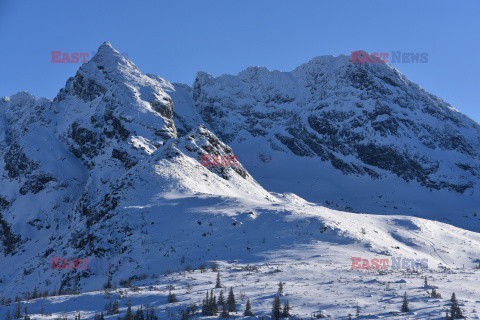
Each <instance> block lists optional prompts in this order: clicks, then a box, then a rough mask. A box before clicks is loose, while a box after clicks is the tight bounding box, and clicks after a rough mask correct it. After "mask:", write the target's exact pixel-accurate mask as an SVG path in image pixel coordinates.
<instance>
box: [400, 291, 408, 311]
mask: <svg viewBox="0 0 480 320" xmlns="http://www.w3.org/2000/svg"><path fill="white" fill-rule="evenodd" d="M409 311H410V309H409V308H408V299H407V292H405V294H404V295H403V303H402V312H409Z"/></svg>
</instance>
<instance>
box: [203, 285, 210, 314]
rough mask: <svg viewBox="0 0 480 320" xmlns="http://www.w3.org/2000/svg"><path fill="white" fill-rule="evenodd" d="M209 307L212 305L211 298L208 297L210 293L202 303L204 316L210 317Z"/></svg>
mask: <svg viewBox="0 0 480 320" xmlns="http://www.w3.org/2000/svg"><path fill="white" fill-rule="evenodd" d="M209 305H210V298H209V297H208V291H207V296H206V297H205V299H204V300H203V301H202V316H208V315H209V314H210V311H209Z"/></svg>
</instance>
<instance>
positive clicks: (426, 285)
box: [423, 276, 428, 288]
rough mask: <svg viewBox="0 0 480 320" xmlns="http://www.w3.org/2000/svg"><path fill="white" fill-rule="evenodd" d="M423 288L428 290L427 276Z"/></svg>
mask: <svg viewBox="0 0 480 320" xmlns="http://www.w3.org/2000/svg"><path fill="white" fill-rule="evenodd" d="M423 287H424V288H428V281H427V276H425V281H424V282H423Z"/></svg>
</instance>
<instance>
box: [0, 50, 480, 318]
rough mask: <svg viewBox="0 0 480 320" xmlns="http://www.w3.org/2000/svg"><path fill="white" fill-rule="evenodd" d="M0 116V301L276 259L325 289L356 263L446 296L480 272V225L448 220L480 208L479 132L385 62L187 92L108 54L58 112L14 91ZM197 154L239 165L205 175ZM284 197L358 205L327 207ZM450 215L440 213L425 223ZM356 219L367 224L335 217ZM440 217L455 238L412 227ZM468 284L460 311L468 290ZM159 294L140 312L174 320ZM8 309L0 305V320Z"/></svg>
mask: <svg viewBox="0 0 480 320" xmlns="http://www.w3.org/2000/svg"><path fill="white" fill-rule="evenodd" d="M362 70H363V71H362ZM360 78H361V79H363V80H359V79H360ZM386 79H389V80H386ZM402 90H403V91H402ZM422 99H423V100H422ZM399 101H400V102H399ZM402 101H403V102H402ZM398 103H403V107H402V106H399V105H397V104H398ZM0 110H1V112H0V148H1V155H0V175H1V183H0V299H1V298H2V297H3V296H4V297H5V298H13V297H15V295H21V294H24V293H26V292H27V291H29V292H31V291H32V290H33V287H36V288H37V289H38V291H39V292H43V291H47V292H48V293H49V294H50V293H51V292H52V291H53V290H54V288H55V291H56V292H57V293H59V292H61V293H62V294H69V293H73V292H75V291H85V290H100V289H101V288H102V287H103V285H104V284H105V283H107V282H108V279H109V278H110V279H112V281H113V283H114V284H115V285H118V286H121V283H120V282H122V283H127V282H128V283H130V281H136V280H140V281H143V282H141V284H139V285H144V286H145V287H147V286H149V287H150V286H151V285H152V286H153V285H158V283H157V281H160V280H157V279H158V275H159V274H165V277H164V278H162V279H163V280H162V281H164V282H162V286H163V285H165V286H166V285H167V283H168V285H169V286H170V285H171V284H173V283H175V285H178V284H179V283H178V281H179V280H178V278H177V276H178V277H180V275H177V274H174V275H173V276H171V277H168V276H169V274H170V271H179V270H185V269H186V270H190V269H191V268H198V267H200V266H202V265H206V264H208V263H210V262H212V261H217V262H219V264H220V265H221V268H222V272H226V273H227V272H229V271H228V270H229V268H234V271H232V272H233V273H232V274H231V275H230V276H228V279H230V280H225V281H227V282H231V283H232V284H233V283H234V282H235V283H237V282H239V281H243V280H241V279H244V280H245V279H246V278H247V277H248V276H249V275H250V274H251V272H255V273H257V272H259V271H258V270H263V271H262V272H265V276H271V275H275V274H276V273H280V272H283V270H282V271H278V270H279V267H276V268H275V269H274V268H273V267H272V264H274V265H276V266H278V265H282V266H283V267H282V268H283V269H285V270H286V271H285V278H284V279H286V280H287V281H290V283H294V282H295V281H297V280H298V281H299V278H298V277H297V275H298V274H299V273H300V274H303V275H305V276H308V275H309V274H315V275H316V276H317V277H318V278H316V280H315V281H316V283H317V282H318V283H317V284H318V285H319V286H320V283H322V282H325V281H326V280H325V279H327V278H328V279H332V280H331V281H337V280H338V281H340V280H339V279H337V278H335V279H334V278H332V277H331V273H332V271H333V270H334V269H335V270H336V271H338V272H339V273H341V274H343V275H345V276H348V277H350V276H351V271H350V269H349V268H350V264H351V257H352V256H364V257H369V256H388V257H392V256H403V257H406V258H412V259H428V262H429V268H430V271H431V272H432V273H434V272H436V273H435V277H437V278H438V281H444V282H445V283H447V282H448V281H449V280H446V279H447V278H445V277H446V276H443V272H444V271H445V270H455V274H456V273H461V272H463V271H460V268H461V267H463V268H467V270H468V271H466V272H472V274H473V276H469V275H466V276H465V277H466V278H467V279H470V278H472V277H475V275H476V274H478V273H475V272H476V271H472V270H473V267H474V266H475V265H476V264H477V263H478V262H479V260H478V259H479V257H480V237H479V235H478V233H475V232H473V231H466V230H462V229H460V228H458V226H461V227H465V226H467V227H468V228H469V229H471V230H477V229H478V217H476V216H471V217H466V218H464V217H462V219H463V220H462V219H459V215H460V213H461V212H464V211H465V212H466V211H467V210H472V208H473V209H474V208H478V199H477V198H475V195H478V191H477V187H478V186H477V183H478V181H477V180H476V179H477V178H478V177H477V174H478V172H479V157H478V150H479V149H478V146H479V144H480V140H479V126H478V124H476V123H474V122H473V121H471V120H469V119H468V118H467V117H465V116H463V115H461V114H460V113H458V112H457V111H455V110H454V109H452V108H451V107H449V106H447V105H446V104H445V103H444V102H442V101H441V100H439V99H438V98H435V97H433V96H431V95H429V94H427V93H425V92H424V91H422V90H421V89H419V88H418V86H416V85H413V84H411V83H410V82H409V81H408V80H407V79H405V78H404V77H403V76H401V75H400V74H399V73H398V72H397V71H396V70H394V69H393V68H391V67H389V66H383V65H382V66H358V67H357V66H351V65H350V66H349V63H348V59H347V58H346V57H338V58H333V57H322V58H316V59H314V60H312V61H311V62H309V63H307V64H306V65H304V66H301V67H299V68H297V69H296V70H294V71H292V72H291V73H282V72H277V71H275V72H270V71H268V70H266V69H264V68H249V69H247V70H246V71H244V72H242V73H240V74H239V76H221V77H218V78H213V77H211V76H210V75H208V74H205V73H199V75H198V77H197V79H196V81H195V84H194V86H193V89H192V88H191V87H189V86H188V85H183V84H171V83H170V82H168V81H167V80H165V79H162V78H161V77H159V76H156V75H151V74H142V73H141V72H140V71H139V70H138V68H137V67H136V66H135V65H134V64H133V63H132V62H131V61H130V60H128V59H126V58H125V57H123V56H121V55H120V54H119V53H118V52H117V51H116V50H115V49H113V48H112V46H111V45H110V44H109V43H104V44H103V45H102V46H100V48H99V50H98V52H97V54H96V55H95V56H94V57H93V58H92V59H91V60H90V61H89V62H88V63H86V64H83V65H82V66H81V67H80V68H79V70H78V72H77V73H76V75H75V76H74V77H72V78H70V79H68V81H67V83H66V86H65V88H63V89H61V90H60V92H59V94H58V95H57V97H56V98H55V99H54V100H53V101H52V100H48V99H44V98H40V99H37V98H35V97H34V96H33V95H31V94H30V93H28V92H21V93H18V94H16V95H14V96H11V97H8V98H7V97H6V98H2V100H1V101H0ZM401 119H403V120H401ZM435 119H436V120H435ZM203 123H205V125H203ZM355 124H356V125H355ZM407 124H408V125H409V126H407ZM408 128H410V129H411V130H410V131H409V130H407V129H408ZM422 130H423V131H422ZM426 133H430V134H429V135H427V134H426ZM448 139H450V140H448ZM448 141H450V142H448ZM362 150H363V151H362ZM205 154H208V155H211V156H215V157H219V158H226V159H232V158H234V157H235V156H238V157H239V161H238V163H235V164H232V163H230V164H228V165H227V164H225V163H224V164H222V165H219V164H217V165H214V166H205V165H204V164H203V163H202V161H203V158H202V156H203V155H205ZM457 164H460V165H457ZM467 168H470V169H468V170H467ZM466 171H468V172H470V174H469V175H468V174H466V173H464V172H466ZM319 179H321V180H319ZM312 181H316V182H315V183H313V182H312ZM299 182H300V183H299ZM339 188H340V189H339ZM309 190H310V191H309ZM339 190H340V191H339ZM273 191H282V192H284V191H289V192H288V193H286V192H284V193H278V192H273ZM290 192H294V193H298V194H300V195H301V196H304V197H306V198H311V199H313V200H314V201H316V202H324V201H325V200H328V201H330V200H332V199H333V200H332V201H335V203H334V202H329V203H326V204H327V205H328V206H330V207H332V206H333V207H334V206H335V204H338V205H339V206H343V207H342V208H344V207H346V206H348V205H349V204H352V205H354V204H356V205H357V206H355V207H352V208H350V209H349V210H343V211H336V210H333V209H331V208H327V207H324V206H319V205H318V204H316V203H313V202H308V201H306V200H304V199H302V198H300V197H299V196H298V195H296V194H294V193H290ZM439 196H441V197H442V199H438V204H437V205H436V206H434V207H432V203H431V202H432V201H433V199H434V198H435V197H439ZM366 197H368V198H366ZM372 197H375V199H372ZM378 197H383V198H378ZM379 199H382V200H381V201H380V200H379ZM362 201H363V202H365V203H364V204H363V206H362ZM449 201H451V202H449ZM460 201H463V202H464V204H461V203H460ZM386 204H389V205H391V206H392V207H393V208H398V210H397V209H395V210H397V211H391V210H389V207H387V205H386ZM445 204H448V205H449V208H450V209H445V208H443V209H444V211H442V212H435V208H436V207H438V208H441V206H442V205H445ZM384 206H385V207H384ZM455 206H457V210H455V211H452V210H451V208H454V207H455ZM382 208H383V209H382ZM432 208H433V209H432ZM362 209H371V211H368V210H365V212H366V213H379V215H368V214H356V213H352V212H346V211H353V210H357V211H358V210H362ZM407 209H408V210H407ZM427 209H429V210H430V211H428V210H427ZM448 210H450V211H448ZM392 212H396V213H397V215H388V216H387V215H380V214H381V213H392ZM446 212H447V213H449V214H445V216H447V217H449V218H451V219H452V220H451V221H448V222H449V223H450V224H453V225H455V226H452V225H449V224H444V223H442V222H438V221H430V220H426V219H422V218H416V217H412V216H411V215H413V214H419V215H422V216H424V217H429V216H430V217H432V218H434V219H437V220H438V219H441V218H442V217H444V216H443V214H444V213H446ZM469 212H470V213H472V214H473V211H469ZM467 223H468V225H467ZM55 257H61V258H62V259H63V258H65V259H68V260H70V261H71V260H72V259H88V260H89V267H88V268H87V269H61V270H57V269H52V258H55ZM299 260H303V262H302V263H298V262H299ZM238 263H240V265H241V266H239V267H238V268H240V269H237V265H238ZM232 266H233V267H232ZM332 266H333V267H335V268H333V267H332ZM255 270H257V271H255ZM287 270H288V271H287ZM462 270H463V269H462ZM237 271H238V273H235V272H237ZM262 272H261V273H262ZM202 273H203V272H202ZM349 274H350V275H349ZM337 275H338V274H337ZM211 276H212V273H209V274H205V275H197V274H194V275H193V276H192V277H193V278H191V279H189V280H186V279H185V280H184V281H185V283H183V282H182V283H181V287H182V289H181V290H184V289H185V290H184V291H182V292H183V293H181V295H182V299H184V300H182V301H181V302H179V304H178V305H177V306H183V305H184V304H186V303H190V302H197V303H198V301H197V300H198V298H199V296H198V295H199V294H200V291H198V290H200V289H198V290H194V291H193V293H192V289H191V287H192V286H193V285H196V284H198V283H197V282H201V285H200V286H201V288H202V289H201V290H204V288H207V287H208V288H210V284H211V283H210V282H209V281H210V280H209V279H210V277H211ZM213 276H215V274H213ZM455 276H456V275H454V276H451V277H455ZM462 276H463V273H462ZM205 277H206V278H205ZM262 277H263V276H262ZM262 277H259V278H256V279H255V281H254V282H250V283H246V284H245V285H246V286H252V285H256V284H257V283H259V282H261V281H263V280H261V278H262ZM312 277H313V276H312ZM340 277H343V276H340ZM354 277H360V278H361V274H360V273H359V274H358V275H357V274H355V276H354ZM307 278H308V277H307ZM147 279H152V280H147ZM310 279H311V280H312V279H313V278H310ZM385 279H386V278H385ZM440 279H442V280H440ZM448 279H451V278H448ZM122 280H123V281H122ZM190 280H191V281H190ZM277 280H278V279H277V276H274V280H272V281H275V282H276V281H277ZM390 280H391V279H390V278H388V281H390ZM149 281H151V282H149ZM169 281H171V283H170V282H169ZM301 281H302V282H301V283H302V285H303V284H304V282H303V281H306V282H305V283H308V282H309V280H308V279H303V278H302V279H301ZM352 281H353V280H352ZM354 281H358V280H354ZM385 281H387V280H385ZM246 282H248V281H246ZM466 282H468V281H466ZM405 283H406V282H405ZM402 284H403V282H402ZM262 285H263V284H262ZM351 285H353V282H352V283H351ZM467 287H468V286H467ZM467 287H466V288H465V296H463V298H464V301H466V303H467V305H468V306H469V307H470V305H472V306H473V305H474V304H475V303H476V300H475V298H474V297H475V295H477V294H479V291H478V287H475V286H472V287H468V288H467ZM151 288H153V287H150V288H149V289H148V292H152V290H157V291H159V290H160V289H159V288H158V287H157V288H156V289H151ZM162 288H163V287H162ZM187 288H189V289H187ZM265 288H267V284H265V287H264V290H263V291H260V290H257V292H256V293H253V292H252V293H251V294H252V298H253V297H254V296H255V298H257V299H258V301H257V302H254V305H255V304H257V306H258V308H260V305H262V306H263V307H262V308H263V309H262V310H263V311H261V312H259V314H262V315H267V313H268V312H269V311H268V310H267V311H266V309H265V306H267V305H269V304H270V300H268V302H266V301H267V300H265V299H267V298H268V299H270V298H271V292H270V291H271V290H270V289H267V290H266V291H265ZM164 289H165V288H163V289H161V290H164ZM317 289H318V288H317ZM128 290H129V289H128ZM248 290H250V291H252V290H253V289H252V288H250V287H249V289H248ZM269 290H270V291H269ZM349 290H353V288H352V289H349ZM217 291H218V290H217ZM134 292H137V293H138V290H137V289H135V288H134V289H132V291H128V294H133V295H134ZM142 292H143V289H142ZM162 292H163V291H162ZM466 292H468V295H467V294H466ZM177 293H178V292H177ZM114 294H118V295H119V297H120V296H123V294H124V293H120V292H115V293H114ZM143 294H144V293H138V296H137V298H138V299H139V300H142V299H144V298H145V296H143ZM201 294H202V297H203V291H202V292H201ZM302 294H303V295H304V298H303V299H305V300H303V302H304V303H305V301H307V302H308V305H304V306H303V307H301V308H300V303H301V297H300V296H298V297H300V298H298V299H299V300H298V304H297V309H295V310H296V313H297V314H302V316H308V314H309V313H310V312H314V311H316V306H314V305H315V304H314V303H313V302H312V300H314V298H315V295H316V294H317V293H316V291H309V293H308V294H307V293H305V294H304V293H302ZM389 294H392V293H389ZM98 295H100V293H99V292H98V291H97V292H96V293H86V294H84V295H82V296H81V297H79V296H65V295H64V296H62V298H58V297H56V298H55V297H54V298H51V299H50V298H49V299H50V300H49V302H48V303H49V306H48V307H49V308H51V309H50V310H53V311H51V312H57V311H58V313H59V311H61V310H64V309H59V308H63V306H64V305H65V306H67V308H68V306H72V305H75V306H78V304H77V302H76V301H77V300H76V299H77V297H79V299H81V300H82V301H83V299H86V302H85V304H86V305H87V308H94V309H89V310H90V311H92V310H95V311H96V310H98V311H100V310H99V309H98V308H102V307H103V306H100V307H99V306H97V304H98V303H99V302H98V301H99V300H100V298H99V297H98ZM146 295H147V296H149V295H150V294H146ZM154 295H155V296H158V297H160V298H161V301H160V300H158V301H157V300H155V299H153V300H152V299H150V297H149V298H148V299H147V300H149V299H150V300H152V301H150V300H149V301H150V302H151V304H153V305H154V306H155V308H158V313H159V314H160V317H161V318H162V319H164V318H167V317H169V311H168V308H165V307H164V306H163V305H164V304H165V303H164V301H163V298H164V295H165V292H163V293H160V291H159V292H156V293H155V294H154ZM299 295H300V293H299ZM419 295H420V294H419ZM179 296H180V294H179ZM125 297H126V293H125ZM160 298H159V299H160ZM70 299H73V300H74V301H72V300H70ZM119 299H121V298H119ZM392 299H393V298H392ZM347 300H348V301H347ZM242 301H243V299H242ZM260 301H263V302H260ZM28 303H29V306H30V308H29V310H30V313H35V314H37V315H36V317H38V318H41V319H44V318H45V319H48V317H47V316H46V317H42V316H40V315H38V314H39V313H40V307H41V304H45V303H46V301H44V300H42V301H40V299H37V300H36V301H30V302H28ZM102 303H103V302H102ZM122 303H123V304H122V306H121V307H122V312H124V311H125V308H124V307H125V306H126V304H127V301H123V302H122ZM242 303H243V302H242ZM342 303H345V304H347V303H351V297H350V298H348V299H346V300H345V302H342ZM364 303H365V305H367V304H371V301H370V300H368V297H365V301H364ZM439 303H440V302H439ZM141 304H144V301H143V300H142V301H141ZM345 304H334V303H333V302H332V304H331V309H329V310H327V313H331V314H333V315H335V316H337V315H338V316H339V315H340V314H342V315H343V310H342V308H345ZM60 306H61V307H60ZM93 306H94V307H93ZM83 307H84V306H83ZM8 308H10V307H9V306H8V307H3V305H2V304H1V300H0V316H4V315H5V314H6V310H7V309H8ZM73 308H74V307H72V308H69V310H70V311H71V310H74V309H73ZM95 308H97V309H95ZM268 308H269V307H267V309H268ZM378 308H379V307H378ZM439 309H440V307H439ZM55 310H56V311H55ZM372 312H379V311H378V309H372ZM423 312H424V313H425V314H426V313H427V311H423ZM429 312H430V311H429ZM92 315H93V311H92V313H90V314H89V315H88V316H90V317H91V316H92ZM73 316H74V315H73V314H69V317H71V318H73ZM113 317H115V318H116V316H115V315H111V316H110V318H112V319H113Z"/></svg>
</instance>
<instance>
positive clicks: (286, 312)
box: [282, 301, 290, 318]
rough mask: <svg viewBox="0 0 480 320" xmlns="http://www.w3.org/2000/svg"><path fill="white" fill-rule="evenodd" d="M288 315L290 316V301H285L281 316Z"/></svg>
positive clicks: (285, 316)
mask: <svg viewBox="0 0 480 320" xmlns="http://www.w3.org/2000/svg"><path fill="white" fill-rule="evenodd" d="M288 317H290V303H289V302H288V301H287V302H285V304H284V305H283V310H282V318H288Z"/></svg>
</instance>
